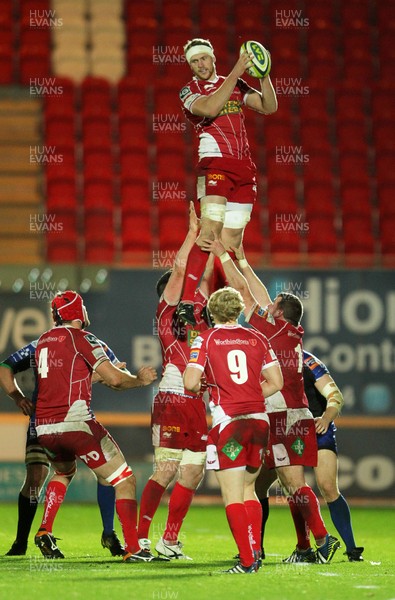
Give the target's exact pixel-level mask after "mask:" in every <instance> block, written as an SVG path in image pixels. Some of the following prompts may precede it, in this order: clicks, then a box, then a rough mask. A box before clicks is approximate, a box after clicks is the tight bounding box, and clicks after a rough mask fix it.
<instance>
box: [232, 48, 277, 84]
mask: <svg viewBox="0 0 395 600" xmlns="http://www.w3.org/2000/svg"><path fill="white" fill-rule="evenodd" d="M243 52H247V54H252V55H253V57H252V58H251V62H252V66H251V67H248V68H247V69H246V72H247V73H248V74H249V75H251V77H256V78H257V79H262V77H266V75H269V73H270V69H271V66H272V61H271V58H270V54H269V52H268V51H267V50H266V48H265V47H264V46H262V44H260V43H259V42H254V41H249V42H244V44H242V45H241V48H240V54H242V53H243Z"/></svg>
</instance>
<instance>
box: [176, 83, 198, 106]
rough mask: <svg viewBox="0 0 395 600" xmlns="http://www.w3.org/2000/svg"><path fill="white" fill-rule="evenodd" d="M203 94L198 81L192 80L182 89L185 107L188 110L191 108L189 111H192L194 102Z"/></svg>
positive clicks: (181, 93) (181, 98) (182, 100)
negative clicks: (197, 84) (198, 86)
mask: <svg viewBox="0 0 395 600" xmlns="http://www.w3.org/2000/svg"><path fill="white" fill-rule="evenodd" d="M201 95H202V94H201V93H200V91H199V89H198V88H197V86H196V83H195V82H194V81H190V82H189V83H188V84H187V85H185V86H184V87H183V88H182V90H181V91H180V100H181V104H182V105H183V106H184V108H186V109H187V110H189V112H191V106H192V104H193V103H194V102H195V100H196V99H197V98H199V96H201Z"/></svg>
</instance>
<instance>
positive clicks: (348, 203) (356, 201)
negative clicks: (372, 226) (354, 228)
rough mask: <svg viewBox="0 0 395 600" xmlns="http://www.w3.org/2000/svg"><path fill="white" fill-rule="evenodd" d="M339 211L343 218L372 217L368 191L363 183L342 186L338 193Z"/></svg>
mask: <svg viewBox="0 0 395 600" xmlns="http://www.w3.org/2000/svg"><path fill="white" fill-rule="evenodd" d="M340 202H341V211H342V214H343V216H344V217H352V216H355V217H357V216H361V217H366V218H368V219H370V218H371V217H372V202H371V193H370V189H369V188H368V187H366V186H365V185H364V184H363V183H354V184H352V183H350V184H348V185H343V186H342V187H341V191H340Z"/></svg>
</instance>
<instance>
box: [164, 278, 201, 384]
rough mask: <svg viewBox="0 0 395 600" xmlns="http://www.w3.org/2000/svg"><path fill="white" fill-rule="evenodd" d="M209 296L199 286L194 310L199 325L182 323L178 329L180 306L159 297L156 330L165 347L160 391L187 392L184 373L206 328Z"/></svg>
mask: <svg viewBox="0 0 395 600" xmlns="http://www.w3.org/2000/svg"><path fill="white" fill-rule="evenodd" d="M206 304H207V298H206V297H205V296H204V295H203V294H202V292H201V291H200V290H199V289H198V290H197V291H196V293H195V298H194V307H195V309H194V312H195V319H196V325H193V326H192V325H182V326H181V329H180V330H179V331H177V329H176V316H175V313H176V309H177V305H175V306H174V305H170V304H168V303H167V302H166V300H165V299H164V298H163V296H162V298H161V299H160V301H159V304H158V307H157V310H156V319H157V331H158V336H159V342H160V345H161V350H162V379H161V381H160V384H159V390H160V391H167V392H168V391H172V392H175V393H178V394H185V393H187V394H188V395H190V392H186V391H185V388H184V383H183V380H182V375H183V373H184V371H185V367H186V366H187V363H188V360H189V352H190V349H191V346H192V343H193V341H194V340H195V338H196V336H197V335H198V334H199V333H200V332H201V331H205V330H206V329H207V324H206V322H205V321H204V320H203V319H202V317H201V312H202V309H203V307H204V306H205V305H206Z"/></svg>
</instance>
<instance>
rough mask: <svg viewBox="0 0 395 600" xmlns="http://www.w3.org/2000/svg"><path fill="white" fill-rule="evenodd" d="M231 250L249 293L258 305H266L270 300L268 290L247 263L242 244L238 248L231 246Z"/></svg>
mask: <svg viewBox="0 0 395 600" xmlns="http://www.w3.org/2000/svg"><path fill="white" fill-rule="evenodd" d="M232 250H233V251H234V253H235V255H236V258H237V261H238V266H239V269H240V270H241V272H242V274H243V275H244V277H245V278H246V280H247V282H248V285H249V286H250V289H251V293H252V294H253V295H254V296H255V298H256V300H257V302H258V303H259V304H260V306H263V307H265V306H267V305H268V304H270V303H271V301H272V300H271V298H270V296H269V292H268V291H267V288H266V286H265V285H264V284H263V283H262V281H261V280H260V279H259V277H258V276H257V275H256V273H255V272H254V271H253V269H252V267H250V265H249V264H248V261H247V259H246V257H245V254H244V248H243V246H240V248H232Z"/></svg>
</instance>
